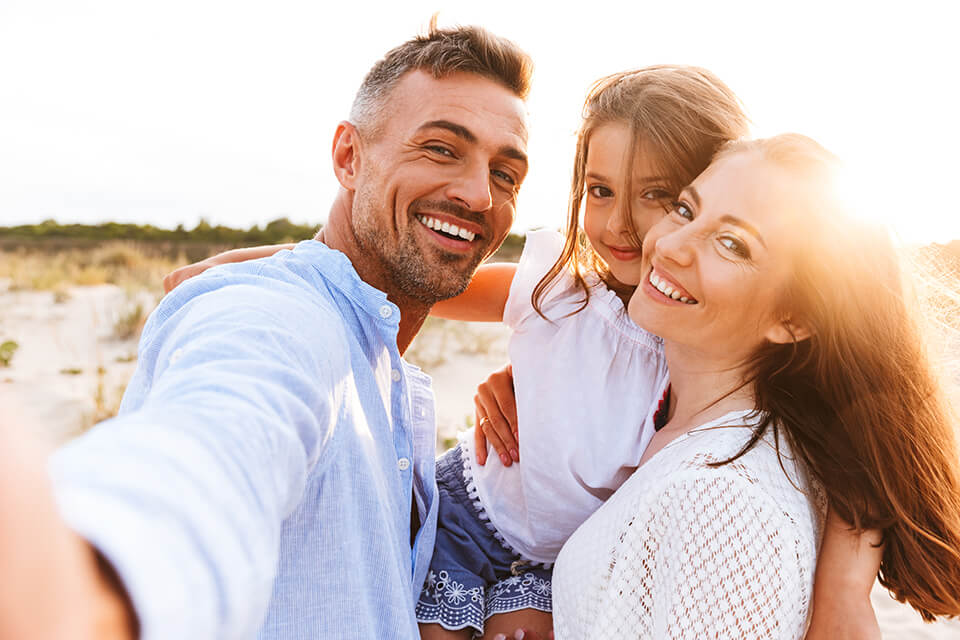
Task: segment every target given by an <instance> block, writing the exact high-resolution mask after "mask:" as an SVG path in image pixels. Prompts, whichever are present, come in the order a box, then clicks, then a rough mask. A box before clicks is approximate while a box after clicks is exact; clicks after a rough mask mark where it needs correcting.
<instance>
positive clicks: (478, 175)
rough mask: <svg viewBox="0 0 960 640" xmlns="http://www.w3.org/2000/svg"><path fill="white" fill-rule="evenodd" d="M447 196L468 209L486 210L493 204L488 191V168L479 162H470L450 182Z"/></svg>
mask: <svg viewBox="0 0 960 640" xmlns="http://www.w3.org/2000/svg"><path fill="white" fill-rule="evenodd" d="M447 197H449V198H450V199H451V200H457V201H459V202H460V203H461V204H463V206H464V207H466V208H467V209H469V210H470V211H487V210H488V209H490V207H492V206H493V196H492V195H491V193H490V169H489V168H488V167H487V166H486V165H482V166H481V164H480V163H470V164H469V165H467V166H466V167H464V171H463V172H462V173H461V174H460V175H459V176H458V177H457V179H456V180H454V181H453V182H451V183H450V187H449V189H448V190H447Z"/></svg>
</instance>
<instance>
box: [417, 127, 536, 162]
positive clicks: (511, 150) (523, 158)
mask: <svg viewBox="0 0 960 640" xmlns="http://www.w3.org/2000/svg"><path fill="white" fill-rule="evenodd" d="M424 129H445V130H446V131H449V132H450V133H452V134H453V135H455V136H457V137H458V138H460V139H461V140H463V141H464V142H469V143H470V144H476V143H477V136H476V135H474V133H473V132H472V131H470V129H467V128H466V127H465V126H463V125H462V124H457V123H456V122H450V121H449V120H431V121H429V122H424V123H423V124H422V125H420V127H419V128H418V129H417V130H418V131H423V130H424ZM497 153H499V154H500V155H502V156H506V157H508V158H513V159H514V160H518V161H520V162H522V163H523V165H524V168H526V167H527V165H528V164H529V161H528V160H527V154H525V153H524V152H523V151H520V149H517V148H516V147H511V146H510V145H504V146H502V147H500V148H499V149H497Z"/></svg>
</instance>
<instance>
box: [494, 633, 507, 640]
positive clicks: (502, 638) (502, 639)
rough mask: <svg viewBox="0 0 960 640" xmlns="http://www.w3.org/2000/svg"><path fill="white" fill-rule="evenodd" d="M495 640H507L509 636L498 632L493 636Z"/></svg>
mask: <svg viewBox="0 0 960 640" xmlns="http://www.w3.org/2000/svg"><path fill="white" fill-rule="evenodd" d="M493 640H507V636H505V635H503V634H502V633H498V634H497V635H495V636H493Z"/></svg>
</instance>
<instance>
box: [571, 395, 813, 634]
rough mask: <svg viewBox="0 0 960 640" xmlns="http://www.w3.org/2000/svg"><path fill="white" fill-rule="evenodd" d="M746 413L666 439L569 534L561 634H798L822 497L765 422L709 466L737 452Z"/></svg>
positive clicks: (804, 611) (804, 622) (809, 588)
mask: <svg viewBox="0 0 960 640" xmlns="http://www.w3.org/2000/svg"><path fill="white" fill-rule="evenodd" d="M747 418H748V417H747V415H746V412H739V413H732V414H728V415H727V416H724V417H723V418H721V419H719V420H716V421H713V422H710V423H707V424H705V425H703V426H701V427H698V428H696V429H694V430H692V431H691V432H690V433H689V434H687V435H684V436H680V437H679V438H678V439H676V440H674V441H672V442H671V443H669V444H668V445H667V446H666V447H664V448H663V449H662V450H661V451H659V452H657V454H656V455H654V456H653V457H651V458H650V459H649V460H648V461H647V462H645V463H644V464H643V466H641V467H640V468H639V469H637V471H636V473H634V474H633V476H631V477H630V479H629V480H627V482H626V483H624V485H623V486H622V487H621V488H620V490H619V491H617V493H616V494H614V496H613V497H612V498H611V499H610V500H608V501H607V502H606V504H604V505H603V506H602V507H601V508H600V509H599V510H598V511H597V512H596V513H594V514H593V516H592V517H591V518H590V519H589V520H587V521H586V522H585V523H584V524H583V526H581V527H580V528H579V529H578V530H577V531H576V533H574V534H573V536H571V538H570V540H569V541H568V542H567V544H566V546H564V548H563V551H562V552H561V553H560V556H559V558H558V559H557V563H556V566H555V568H554V573H553V610H554V631H555V633H556V637H557V639H558V640H564V639H579V638H650V639H656V640H669V639H673V640H676V639H681V638H682V639H688V638H689V639H693V638H698V639H699V638H711V639H718V638H731V639H734V638H736V639H737V640H742V639H745V638H746V639H759V638H769V639H778V640H779V639H790V638H797V639H800V638H802V637H803V635H804V633H805V631H806V627H807V617H808V613H809V611H810V602H811V597H812V594H813V574H814V569H815V567H816V554H817V549H818V547H819V542H820V536H821V530H822V523H823V519H824V518H825V516H826V500H825V497H824V494H823V492H822V491H821V490H820V489H819V488H817V486H816V485H815V484H813V483H811V482H809V481H808V479H807V477H806V475H805V474H804V473H802V472H801V471H800V467H799V466H798V465H797V464H794V461H793V460H792V459H791V458H790V451H789V448H788V447H787V445H786V444H785V443H784V442H783V440H782V438H781V440H780V456H779V459H778V455H777V452H776V450H775V448H774V444H773V442H774V441H773V437H772V435H771V434H769V433H768V434H767V436H766V437H765V439H763V440H761V441H760V442H759V443H757V445H756V446H754V448H753V449H751V450H750V452H748V453H747V454H746V455H744V456H743V457H741V458H739V459H738V460H736V461H735V462H733V463H730V464H727V465H723V466H720V467H710V466H708V465H709V463H711V462H717V461H722V460H726V459H728V458H729V457H730V456H732V455H734V454H736V453H737V452H739V450H740V448H741V447H742V446H743V444H744V443H745V442H746V439H747V437H748V436H749V429H748V428H747V427H745V426H742V425H744V423H745V422H746V421H747ZM724 425H741V426H724ZM781 463H782V466H781Z"/></svg>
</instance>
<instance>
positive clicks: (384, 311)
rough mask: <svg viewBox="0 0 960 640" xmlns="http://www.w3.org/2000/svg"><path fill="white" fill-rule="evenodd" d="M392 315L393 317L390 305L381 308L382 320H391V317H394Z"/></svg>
mask: <svg viewBox="0 0 960 640" xmlns="http://www.w3.org/2000/svg"><path fill="white" fill-rule="evenodd" d="M392 315H393V309H391V308H390V305H388V304H385V305H383V306H382V307H380V317H381V318H383V319H384V320H386V319H387V318H389V317H390V316H392Z"/></svg>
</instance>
